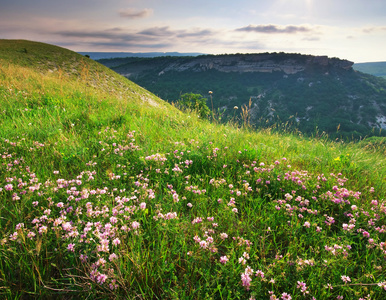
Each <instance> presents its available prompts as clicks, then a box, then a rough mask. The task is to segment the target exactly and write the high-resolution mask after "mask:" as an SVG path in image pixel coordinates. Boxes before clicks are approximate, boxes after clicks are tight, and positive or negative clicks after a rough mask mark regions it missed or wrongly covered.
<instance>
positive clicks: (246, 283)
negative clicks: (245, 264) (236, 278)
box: [241, 273, 252, 290]
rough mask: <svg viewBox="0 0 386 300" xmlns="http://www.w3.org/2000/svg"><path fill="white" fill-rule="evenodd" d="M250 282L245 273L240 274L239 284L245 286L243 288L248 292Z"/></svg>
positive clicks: (250, 279)
mask: <svg viewBox="0 0 386 300" xmlns="http://www.w3.org/2000/svg"><path fill="white" fill-rule="evenodd" d="M251 281H252V278H251V277H249V275H248V274H246V273H242V274H241V282H242V285H243V286H245V288H246V289H247V290H249V287H250V286H251Z"/></svg>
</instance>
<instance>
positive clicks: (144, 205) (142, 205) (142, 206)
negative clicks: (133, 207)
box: [139, 202, 146, 210]
mask: <svg viewBox="0 0 386 300" xmlns="http://www.w3.org/2000/svg"><path fill="white" fill-rule="evenodd" d="M139 208H140V209H142V210H144V209H145V208H146V203H145V202H142V203H141V204H139Z"/></svg>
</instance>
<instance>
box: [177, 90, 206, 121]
mask: <svg viewBox="0 0 386 300" xmlns="http://www.w3.org/2000/svg"><path fill="white" fill-rule="evenodd" d="M206 100H207V99H206V98H203V97H202V96H201V95H200V94H193V93H186V94H183V95H181V99H180V100H178V102H177V104H178V106H180V107H181V108H183V109H187V110H191V111H195V112H197V113H198V114H199V116H200V117H201V118H206V117H207V116H208V115H209V113H210V109H209V107H208V105H206Z"/></svg>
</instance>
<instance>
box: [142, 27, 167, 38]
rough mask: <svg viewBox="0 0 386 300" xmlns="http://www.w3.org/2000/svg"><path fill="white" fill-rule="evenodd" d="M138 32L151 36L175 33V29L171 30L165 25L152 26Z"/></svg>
mask: <svg viewBox="0 0 386 300" xmlns="http://www.w3.org/2000/svg"><path fill="white" fill-rule="evenodd" d="M138 34H143V35H150V36H171V35H174V32H173V31H170V30H169V27H168V26H164V27H152V28H147V29H145V30H142V31H140V32H138Z"/></svg>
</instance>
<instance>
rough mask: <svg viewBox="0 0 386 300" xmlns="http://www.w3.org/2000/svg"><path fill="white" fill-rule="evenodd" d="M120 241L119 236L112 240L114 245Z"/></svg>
mask: <svg viewBox="0 0 386 300" xmlns="http://www.w3.org/2000/svg"><path fill="white" fill-rule="evenodd" d="M120 243H121V240H120V239H119V238H116V239H114V240H113V244H114V245H115V246H118V245H119V244H120Z"/></svg>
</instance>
